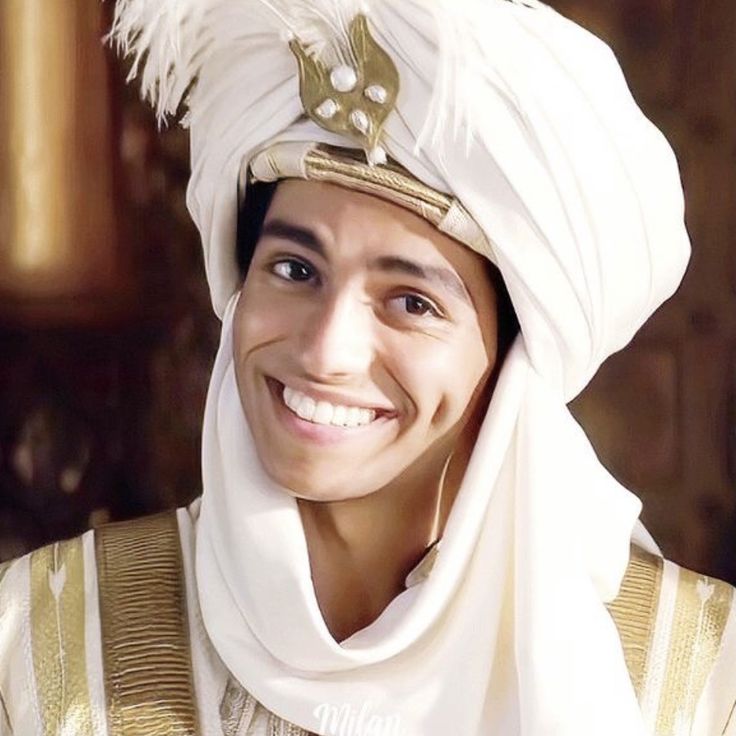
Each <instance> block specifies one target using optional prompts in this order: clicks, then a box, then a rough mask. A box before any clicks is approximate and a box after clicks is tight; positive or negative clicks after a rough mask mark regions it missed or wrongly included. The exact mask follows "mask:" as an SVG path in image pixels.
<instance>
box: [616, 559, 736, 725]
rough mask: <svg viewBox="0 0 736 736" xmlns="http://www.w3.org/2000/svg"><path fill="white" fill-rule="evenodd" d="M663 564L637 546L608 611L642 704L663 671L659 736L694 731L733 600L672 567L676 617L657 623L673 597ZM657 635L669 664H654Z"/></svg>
mask: <svg viewBox="0 0 736 736" xmlns="http://www.w3.org/2000/svg"><path fill="white" fill-rule="evenodd" d="M664 564H665V563H663V560H662V558H660V557H657V556H655V555H651V554H649V553H647V552H644V551H643V550H641V549H639V548H638V547H632V551H631V559H630V561H629V566H628V568H627V570H626V574H625V576H624V580H623V582H622V584H621V590H620V592H619V595H618V596H617V598H616V599H615V600H614V601H613V602H612V603H610V604H609V606H608V608H609V611H610V613H611V615H612V617H613V620H614V622H615V623H616V627H617V628H618V631H619V635H620V637H621V643H622V646H623V651H624V657H625V659H626V665H627V667H628V669H629V674H630V675H631V680H632V682H633V684H634V688H635V690H636V694H637V697H638V698H639V700H640V702H641V700H642V695H643V693H644V692H645V691H646V690H647V687H648V686H650V685H651V680H652V678H654V679H655V680H656V676H655V674H653V673H654V672H655V671H659V672H662V671H663V672H664V675H663V679H662V682H661V683H659V682H658V683H657V684H656V692H657V693H658V696H657V697H658V702H655V706H656V710H655V711H654V713H656V723H655V731H654V733H655V736H670V735H671V734H673V733H689V732H690V728H691V726H692V722H693V719H694V717H695V711H696V708H697V706H698V701H699V699H700V697H701V695H702V694H703V690H704V688H705V683H706V680H707V678H708V676H709V674H710V673H711V671H712V670H713V666H714V665H715V662H716V659H717V657H718V653H719V650H720V647H721V640H722V637H723V633H724V631H725V628H726V624H727V622H728V617H729V614H730V611H731V606H732V605H733V596H734V590H733V588H732V587H731V586H730V585H728V584H727V583H723V582H721V581H719V580H714V579H713V578H709V577H706V576H704V575H699V574H698V573H694V572H691V571H689V570H685V569H683V568H678V567H677V566H676V565H673V566H672V568H673V569H676V570H677V572H676V577H675V578H673V580H672V582H671V583H670V584H669V585H672V586H676V590H674V589H673V590H672V595H674V596H675V598H674V605H673V613H672V618H671V619H670V618H669V616H665V617H664V618H663V619H662V621H661V622H658V620H657V615H658V612H659V607H660V606H661V605H662V598H663V596H664V594H665V592H667V595H669V589H668V591H664V582H663V569H664ZM666 564H670V565H671V563H666ZM655 629H656V630H655ZM655 636H656V637H657V639H658V640H661V641H662V642H663V644H664V647H665V649H666V657H667V661H666V663H663V662H655V661H650V660H652V656H653V655H652V652H653V642H654V639H655ZM663 637H664V638H663ZM662 664H664V665H665V666H664V667H662ZM659 676H661V675H659Z"/></svg>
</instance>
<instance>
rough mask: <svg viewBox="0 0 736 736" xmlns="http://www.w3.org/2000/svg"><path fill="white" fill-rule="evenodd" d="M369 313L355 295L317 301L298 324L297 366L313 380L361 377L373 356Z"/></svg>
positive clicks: (335, 296) (370, 312)
mask: <svg viewBox="0 0 736 736" xmlns="http://www.w3.org/2000/svg"><path fill="white" fill-rule="evenodd" d="M371 315H372V310H370V309H368V308H367V307H366V305H365V304H364V303H362V302H361V301H360V299H358V298H357V295H350V294H345V293H343V294H339V295H334V296H332V297H330V298H327V297H326V298H325V299H323V300H321V302H320V303H319V305H316V306H315V308H314V309H311V310H309V311H308V313H307V314H305V318H304V320H303V321H302V326H303V329H302V334H301V356H300V357H301V365H302V368H303V369H304V371H305V372H307V373H309V374H310V375H311V377H312V378H313V379H314V380H321V381H324V382H329V381H332V382H334V381H339V380H341V379H348V378H351V377H355V376H361V375H365V374H366V373H367V372H368V370H369V368H370V365H371V361H372V360H373V353H374V330H373V324H372V319H371Z"/></svg>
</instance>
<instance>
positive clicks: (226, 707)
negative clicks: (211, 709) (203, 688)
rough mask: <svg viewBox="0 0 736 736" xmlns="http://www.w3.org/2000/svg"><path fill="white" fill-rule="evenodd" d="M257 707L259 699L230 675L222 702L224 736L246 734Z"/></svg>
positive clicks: (221, 715)
mask: <svg viewBox="0 0 736 736" xmlns="http://www.w3.org/2000/svg"><path fill="white" fill-rule="evenodd" d="M257 707H258V701H256V699H255V698H254V697H253V696H252V695H251V694H250V693H249V692H248V691H247V690H245V689H244V688H243V687H241V686H240V684H239V683H238V682H236V681H235V680H234V679H233V678H232V677H230V678H229V679H228V681H227V686H226V687H225V693H224V695H223V696H222V701H221V702H220V721H221V722H222V732H223V734H224V736H246V734H247V733H248V729H249V728H250V724H251V723H252V721H253V716H254V715H255V712H256V708H257Z"/></svg>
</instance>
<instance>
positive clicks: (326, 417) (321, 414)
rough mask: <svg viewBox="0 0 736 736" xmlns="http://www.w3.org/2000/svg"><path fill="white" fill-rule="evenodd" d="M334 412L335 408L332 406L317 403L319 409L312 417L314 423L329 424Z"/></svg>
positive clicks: (323, 402)
mask: <svg viewBox="0 0 736 736" xmlns="http://www.w3.org/2000/svg"><path fill="white" fill-rule="evenodd" d="M333 411H334V407H333V406H332V404H328V403H327V402H326V401H320V402H318V403H317V409H316V410H315V412H314V414H313V415H312V421H313V422H315V423H316V424H329V423H330V420H331V419H332V413H333Z"/></svg>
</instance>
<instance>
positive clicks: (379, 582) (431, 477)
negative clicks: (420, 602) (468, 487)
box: [297, 443, 472, 641]
mask: <svg viewBox="0 0 736 736" xmlns="http://www.w3.org/2000/svg"><path fill="white" fill-rule="evenodd" d="M470 449H472V444H471V445H470V446H469V447H468V446H464V445H463V444H462V443H458V446H457V448H456V449H455V450H454V452H453V453H452V456H451V457H450V455H449V452H445V453H443V454H441V455H439V456H438V457H437V458H436V459H435V460H434V461H433V462H431V463H424V464H422V466H421V467H412V468H410V469H409V470H407V471H406V472H405V473H403V474H402V475H400V476H399V477H397V478H396V479H394V480H393V481H392V482H391V483H390V484H389V485H387V486H384V487H383V488H381V489H379V490H377V491H375V492H373V493H370V494H368V495H366V496H362V497H360V498H354V499H348V500H342V501H322V502H316V501H308V500H304V499H298V501H297V503H298V507H299V511H300V514H301V517H302V523H303V526H304V533H305V536H306V540H307V548H308V551H309V559H310V564H311V569H312V580H313V583H314V588H315V593H316V596H317V600H318V603H319V605H320V609H321V611H322V615H323V617H324V619H325V623H326V624H327V627H328V629H329V630H330V633H331V634H332V636H333V637H334V638H335V640H336V641H342V640H343V639H346V638H347V637H349V636H350V635H351V634H353V633H355V632H356V631H358V630H360V629H362V628H365V627H366V626H367V625H368V624H370V623H371V622H372V621H374V620H375V619H376V618H377V617H378V616H379V615H380V614H381V612H382V611H383V610H384V609H385V608H386V606H387V605H388V604H389V603H390V602H391V601H392V600H393V599H394V598H395V597H396V596H397V595H398V594H399V593H401V591H402V590H403V589H404V581H405V578H406V576H407V575H408V573H409V572H410V571H411V569H412V568H413V567H414V566H415V565H416V564H417V562H418V561H419V560H420V559H421V557H422V555H423V554H424V551H425V550H426V548H427V546H428V545H430V544H431V543H432V542H434V541H435V540H436V539H437V538H439V537H440V536H441V535H442V532H443V530H444V527H445V523H446V521H447V517H448V516H449V513H450V510H451V508H452V503H453V501H454V499H455V496H456V495H457V491H458V489H459V487H460V481H461V480H462V476H463V473H464V471H465V465H466V463H467V458H468V456H469V452H470ZM448 461H449V464H448ZM443 475H444V483H443V482H442V481H443Z"/></svg>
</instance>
